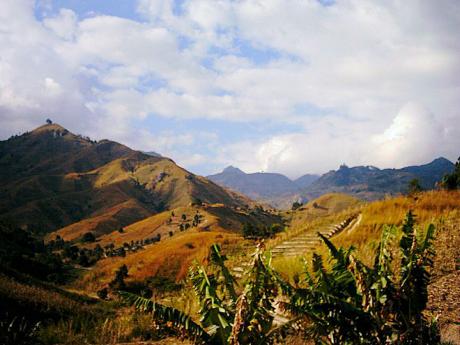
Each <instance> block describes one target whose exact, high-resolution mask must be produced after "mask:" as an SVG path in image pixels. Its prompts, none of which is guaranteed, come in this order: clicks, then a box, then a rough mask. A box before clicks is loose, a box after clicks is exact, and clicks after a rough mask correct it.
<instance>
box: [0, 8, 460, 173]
mask: <svg viewBox="0 0 460 345" xmlns="http://www.w3.org/2000/svg"><path fill="white" fill-rule="evenodd" d="M459 26H460V5H459V3H458V2H452V1H447V0H446V1H445V3H444V4H443V6H438V5H436V4H434V3H431V2H417V3H416V2H398V1H394V2H393V1H389V2H381V1H370V0H364V1H358V0H344V1H332V0H322V1H318V0H258V1H256V0H242V1H233V0H218V1H217V0H180V1H179V0H117V1H107V0H37V1H34V0H7V1H3V2H1V4H0V45H1V47H2V54H1V56H2V57H1V58H0V73H1V75H2V80H1V81H0V124H1V126H0V136H1V137H2V138H6V137H8V136H9V135H11V134H14V133H19V132H23V131H25V130H29V129H31V128H33V127H35V126H38V125H40V124H41V123H43V121H44V119H45V118H46V117H50V118H52V119H53V120H54V121H55V122H59V123H61V124H62V125H64V126H66V127H68V128H69V130H71V131H74V132H78V133H83V134H85V135H90V136H91V137H94V138H97V139H101V138H110V139H113V140H117V141H120V142H122V143H125V144H127V145H129V146H131V147H133V148H136V149H141V150H146V151H157V152H159V153H161V154H163V155H166V156H169V157H171V158H172V159H174V160H175V161H176V162H178V163H179V164H180V165H182V166H184V167H186V168H187V169H189V170H191V171H193V172H196V173H198V174H203V175H206V174H210V173H214V172H217V171H219V170H221V169H222V168H224V167H225V166H227V165H230V164H231V165H234V166H238V167H240V168H241V169H243V170H245V171H247V172H255V171H273V172H281V173H284V174H286V175H288V176H290V177H298V176H300V175H302V174H304V173H322V172H325V171H327V170H330V169H334V168H336V167H338V165H339V164H341V163H343V162H345V163H347V164H348V165H360V164H363V165H368V164H372V165H376V166H380V167H398V166H403V165H409V164H419V163H425V162H428V161H430V160H431V159H433V158H435V157H438V156H441V155H443V156H446V157H448V158H450V159H452V160H455V159H456V157H457V155H458V151H457V148H458V147H459V144H460V139H458V138H460V133H459V130H458V129H457V128H456V127H455V126H453V124H454V123H456V121H457V120H459V119H460V114H459V109H460V99H459V97H458V87H459V86H460V85H459V81H458V78H455V77H454V76H456V75H458V74H459V72H460V54H459V53H460V43H459V42H460V37H458V36H459V30H458V27H459Z"/></svg>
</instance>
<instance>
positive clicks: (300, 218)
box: [267, 193, 363, 248]
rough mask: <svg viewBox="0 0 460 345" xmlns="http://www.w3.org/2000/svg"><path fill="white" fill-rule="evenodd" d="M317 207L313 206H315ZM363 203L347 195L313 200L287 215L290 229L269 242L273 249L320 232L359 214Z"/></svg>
mask: <svg viewBox="0 0 460 345" xmlns="http://www.w3.org/2000/svg"><path fill="white" fill-rule="evenodd" d="M314 204H315V205H316V207H315V206H313V205H314ZM362 206H363V202H362V201H360V200H358V199H356V198H354V197H352V196H349V195H346V194H340V193H330V194H325V195H323V196H321V197H319V198H318V199H315V200H312V201H310V202H309V203H307V204H306V205H304V206H302V207H301V208H299V209H298V210H295V211H289V212H287V213H285V215H284V217H285V218H286V219H288V222H289V224H288V227H287V228H286V229H285V231H284V232H281V233H279V234H277V235H276V236H275V238H274V239H271V240H269V241H268V242H267V248H273V247H275V246H276V245H278V244H280V243H281V242H283V241H286V240H288V239H290V238H292V237H295V236H298V235H300V234H303V233H307V232H311V231H318V230H320V229H323V228H324V227H327V226H331V225H334V224H338V223H340V222H342V221H343V220H344V219H346V218H348V217H349V216H351V215H352V214H355V213H357V212H358V211H359V210H360V208H361V207H362Z"/></svg>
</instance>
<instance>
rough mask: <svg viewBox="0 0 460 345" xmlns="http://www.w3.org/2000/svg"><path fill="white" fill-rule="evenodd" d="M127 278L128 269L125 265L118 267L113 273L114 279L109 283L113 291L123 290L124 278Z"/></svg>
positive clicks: (124, 285) (124, 286)
mask: <svg viewBox="0 0 460 345" xmlns="http://www.w3.org/2000/svg"><path fill="white" fill-rule="evenodd" d="M127 277H128V267H127V266H126V265H122V266H120V268H119V269H118V270H117V271H116V272H115V278H114V279H113V280H112V281H111V282H110V283H109V286H110V288H111V289H113V290H123V289H125V288H126V284H125V278H127Z"/></svg>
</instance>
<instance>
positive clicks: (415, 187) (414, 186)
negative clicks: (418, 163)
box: [408, 178, 423, 194]
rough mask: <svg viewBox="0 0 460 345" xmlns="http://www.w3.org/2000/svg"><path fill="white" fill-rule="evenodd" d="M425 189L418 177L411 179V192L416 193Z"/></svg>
mask: <svg viewBox="0 0 460 345" xmlns="http://www.w3.org/2000/svg"><path fill="white" fill-rule="evenodd" d="M422 190H423V188H422V186H421V185H420V181H419V180H418V179H417V178H413V179H412V180H410V181H409V190H408V192H409V194H416V193H420V192H421V191H422Z"/></svg>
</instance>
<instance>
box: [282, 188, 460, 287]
mask: <svg viewBox="0 0 460 345" xmlns="http://www.w3.org/2000/svg"><path fill="white" fill-rule="evenodd" d="M356 210H360V212H361V215H362V218H361V222H360V223H359V224H358V225H357V226H354V227H353V226H352V227H351V228H350V229H349V230H345V231H343V232H341V233H340V234H338V235H336V236H334V237H333V238H332V242H333V243H334V245H336V246H338V247H340V246H342V247H346V248H348V247H350V246H353V247H355V248H356V255H357V256H358V257H359V258H360V259H361V260H363V261H364V262H365V263H366V264H371V261H372V258H373V256H374V253H375V250H376V248H377V245H378V242H379V240H380V236H381V233H382V230H383V227H384V225H396V226H399V225H401V224H402V222H403V221H404V218H405V216H406V214H407V212H408V211H409V210H412V211H413V212H414V214H415V216H416V221H417V227H418V228H419V229H420V230H421V231H424V230H425V229H426V226H427V225H428V224H430V223H433V224H435V226H436V227H437V233H438V234H439V237H437V239H436V242H435V247H436V250H437V251H438V252H439V257H441V256H443V257H444V259H442V260H437V262H438V263H437V264H436V265H437V266H439V268H437V271H442V270H448V269H449V268H448V267H450V269H452V267H454V266H455V260H456V259H455V258H454V259H453V258H452V253H455V252H457V254H454V255H453V256H454V257H455V256H456V258H458V257H460V254H459V249H455V246H456V245H457V244H459V241H460V240H459V239H458V238H459V235H460V234H458V227H457V228H456V230H453V231H447V230H446V224H450V223H452V221H455V219H457V220H458V219H459V218H460V192H458V191H453V192H449V191H429V192H424V193H420V194H417V195H416V196H413V197H412V196H398V197H394V198H388V199H385V200H380V201H375V202H371V203H368V204H366V205H361V206H359V205H358V206H357V207H355V208H351V209H349V210H346V211H342V212H340V213H337V214H332V215H330V216H327V217H323V218H316V219H314V220H312V221H310V222H308V220H306V222H305V223H304V225H303V227H301V226H300V224H301V222H300V221H301V219H299V220H298V223H294V228H293V229H288V230H287V235H284V236H286V237H291V236H295V235H297V234H299V233H302V232H304V231H314V230H315V229H318V227H320V226H323V225H324V224H325V223H334V221H341V220H343V219H342V218H343V217H345V216H346V215H347V212H356ZM351 229H352V230H351ZM350 230H351V231H350ZM452 232H454V233H455V234H453V233H452ZM398 236H400V234H398ZM276 243H277V242H275V244H276ZM452 243H453V244H452ZM315 252H316V253H318V254H320V255H323V257H327V256H328V254H329V253H328V250H327V248H326V246H325V245H324V244H320V245H319V246H318V247H317V248H316V250H315ZM449 255H450V256H451V258H450V260H449V259H448V257H449ZM311 256H312V253H307V254H306V255H305V256H304V259H305V260H307V262H308V263H310V262H311ZM457 260H458V259H457ZM443 262H448V264H447V263H446V264H443ZM300 263H301V261H300V259H298V258H284V257H279V258H275V259H274V260H273V265H274V267H275V268H276V269H279V270H280V272H282V273H283V274H284V275H285V276H286V277H288V278H291V279H292V277H293V276H294V275H295V274H298V273H300V272H302V271H303V266H302V264H300Z"/></svg>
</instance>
